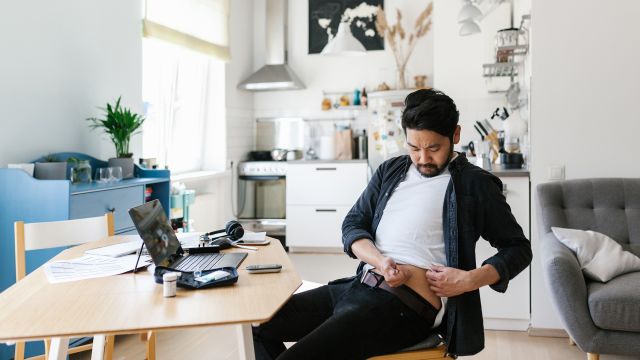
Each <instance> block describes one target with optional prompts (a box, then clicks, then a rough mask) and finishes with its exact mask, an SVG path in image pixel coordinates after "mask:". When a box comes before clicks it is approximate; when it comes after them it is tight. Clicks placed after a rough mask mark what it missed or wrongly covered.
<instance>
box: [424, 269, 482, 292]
mask: <svg viewBox="0 0 640 360" xmlns="http://www.w3.org/2000/svg"><path fill="white" fill-rule="evenodd" d="M426 276H427V281H428V282H429V287H430V288H431V290H432V291H433V292H434V293H435V294H436V295H437V296H439V297H452V296H457V295H460V294H462V293H465V292H467V291H471V290H474V287H473V284H472V281H471V273H470V272H468V271H464V270H460V269H456V268H451V267H448V266H442V265H435V264H434V265H431V270H429V271H427V274H426Z"/></svg>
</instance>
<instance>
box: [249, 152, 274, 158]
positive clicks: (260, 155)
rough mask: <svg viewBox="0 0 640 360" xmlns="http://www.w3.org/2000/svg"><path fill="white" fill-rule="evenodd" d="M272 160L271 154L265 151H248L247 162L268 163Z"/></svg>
mask: <svg viewBox="0 0 640 360" xmlns="http://www.w3.org/2000/svg"><path fill="white" fill-rule="evenodd" d="M269 160H272V158H271V152H270V151H266V150H264V151H263V150H261V151H249V161H269Z"/></svg>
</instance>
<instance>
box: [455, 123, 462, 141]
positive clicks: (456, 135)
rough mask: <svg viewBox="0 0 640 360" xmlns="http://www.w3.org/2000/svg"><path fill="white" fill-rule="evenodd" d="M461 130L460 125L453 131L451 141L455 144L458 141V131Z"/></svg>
mask: <svg viewBox="0 0 640 360" xmlns="http://www.w3.org/2000/svg"><path fill="white" fill-rule="evenodd" d="M461 130H462V128H461V127H460V125H457V126H456V131H454V132H453V143H454V144H457V143H459V142H460V131H461Z"/></svg>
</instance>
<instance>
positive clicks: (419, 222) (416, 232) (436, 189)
mask: <svg viewBox="0 0 640 360" xmlns="http://www.w3.org/2000/svg"><path fill="white" fill-rule="evenodd" d="M450 180H451V174H450V173H449V170H448V169H445V170H444V171H443V172H442V173H441V174H439V175H438V176H434V177H424V176H422V175H421V174H420V172H419V171H418V169H417V168H416V167H415V165H413V164H412V165H411V166H410V167H409V171H408V172H407V176H406V177H405V180H404V181H402V182H401V183H400V184H398V187H397V188H396V189H395V191H394V192H393V194H392V195H391V198H390V199H389V200H388V202H387V205H386V206H385V208H384V212H383V214H382V219H380V224H379V225H378V228H377V230H376V247H377V248H378V250H379V251H380V253H382V255H384V256H387V257H390V258H392V259H393V260H394V261H395V262H396V263H398V264H408V265H413V266H417V267H419V268H422V269H425V270H426V269H428V268H429V267H430V266H431V265H432V264H433V263H438V264H442V265H446V263H447V258H446V254H445V250H444V234H443V228H442V212H443V207H444V197H445V194H446V192H447V187H448V186H449V182H450ZM445 304H446V299H444V298H443V299H442V308H441V309H440V311H439V312H438V315H437V317H436V320H435V323H434V325H433V327H437V326H438V325H440V323H441V322H442V316H443V315H444V309H445Z"/></svg>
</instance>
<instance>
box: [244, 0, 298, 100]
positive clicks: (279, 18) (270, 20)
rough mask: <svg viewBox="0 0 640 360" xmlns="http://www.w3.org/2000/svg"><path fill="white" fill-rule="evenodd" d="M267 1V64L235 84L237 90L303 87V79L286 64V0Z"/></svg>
mask: <svg viewBox="0 0 640 360" xmlns="http://www.w3.org/2000/svg"><path fill="white" fill-rule="evenodd" d="M266 4H267V8H266V10H267V11H266V12H267V19H266V29H265V36H266V44H265V47H266V65H264V66H263V67H262V68H260V70H258V71H256V72H255V73H253V75H251V76H249V77H248V78H247V79H246V80H244V81H243V82H241V83H240V84H238V89H242V90H249V91H267V90H297V89H304V84H303V83H302V81H300V79H299V78H298V77H297V76H296V74H295V73H294V72H293V70H291V68H290V67H289V66H288V65H287V0H266Z"/></svg>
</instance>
